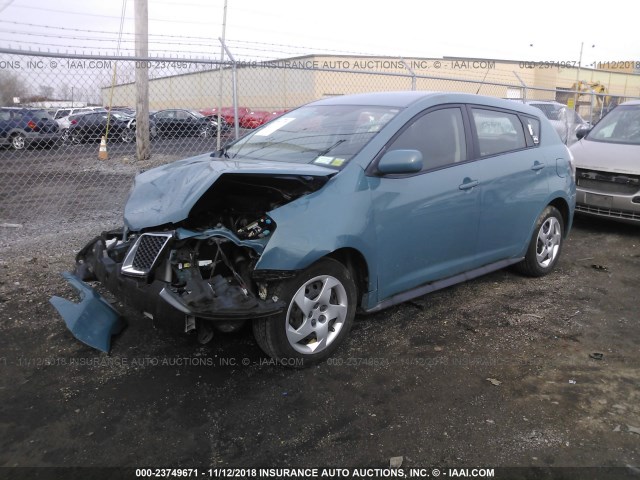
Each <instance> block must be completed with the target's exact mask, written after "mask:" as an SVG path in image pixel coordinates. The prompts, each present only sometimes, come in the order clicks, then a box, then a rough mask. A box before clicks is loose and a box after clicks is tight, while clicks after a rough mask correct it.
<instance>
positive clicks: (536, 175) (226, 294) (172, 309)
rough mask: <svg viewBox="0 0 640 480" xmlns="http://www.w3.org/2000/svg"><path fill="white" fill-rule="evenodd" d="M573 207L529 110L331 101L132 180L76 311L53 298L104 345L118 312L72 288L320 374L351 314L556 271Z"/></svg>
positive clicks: (391, 96)
mask: <svg viewBox="0 0 640 480" xmlns="http://www.w3.org/2000/svg"><path fill="white" fill-rule="evenodd" d="M574 204H575V182H574V170H573V166H572V159H571V155H570V153H569V150H568V149H567V147H566V145H563V144H562V143H561V142H560V140H559V138H558V136H557V135H556V133H555V132H554V131H553V127H552V126H551V124H550V123H549V121H548V120H547V119H546V118H545V117H544V115H543V114H542V112H541V111H540V110H538V109H535V108H532V107H529V106H527V105H522V104H516V103H514V102H510V101H507V100H500V99H495V98H489V97H483V96H479V95H468V94H459V93H442V92H418V91H410V92H388V93H372V94H362V95H345V96H339V97H332V98H328V99H325V100H320V101H317V102H313V103H311V104H309V105H306V106H303V107H300V108H298V109H295V110H293V111H290V112H288V113H286V114H284V115H282V116H281V117H279V118H277V119H275V120H273V121H271V122H269V123H267V124H265V125H263V126H262V127H259V128H257V129H255V130H253V131H252V132H250V133H249V134H247V135H245V136H244V137H242V138H240V139H239V140H237V141H235V142H234V143H233V144H231V145H230V146H229V147H228V148H224V149H222V150H219V151H217V152H215V153H214V154H212V155H209V154H205V155H200V156H197V157H193V158H188V159H185V160H180V161H177V162H174V163H171V164H168V165H165V166H161V167H158V168H155V169H152V170H148V171H146V172H144V173H142V174H140V175H138V176H137V177H136V179H135V182H134V186H133V188H132V190H131V192H130V194H129V197H128V201H127V204H126V206H125V210H124V228H121V229H117V230H114V231H111V232H106V233H103V234H102V235H101V236H100V237H98V238H96V239H94V240H92V241H91V242H90V243H89V244H88V245H87V246H86V247H84V248H83V249H82V250H81V252H80V253H79V254H78V255H77V257H76V259H77V265H76V275H77V276H72V275H67V278H68V279H69V281H70V283H71V284H72V285H73V286H74V287H75V288H76V289H78V290H79V291H80V292H81V297H82V298H84V299H85V300H84V301H83V302H82V304H80V305H73V304H70V303H69V302H68V301H66V300H63V299H61V298H57V297H54V298H53V299H52V300H51V302H52V303H53V305H54V306H55V307H56V308H57V309H58V311H59V312H60V313H61V315H63V317H64V318H65V321H66V322H67V325H68V326H69V328H70V330H71V331H72V333H74V335H76V337H77V338H79V339H81V340H82V341H84V342H85V343H87V344H89V345H92V346H94V347H96V348H100V349H102V350H108V349H109V342H110V336H111V333H113V332H114V331H116V330H118V329H119V327H120V326H121V323H120V321H119V314H118V313H117V312H115V311H114V310H113V308H112V307H111V306H110V305H109V303H108V302H106V301H100V300H99V299H100V297H99V295H98V294H97V293H96V292H94V291H92V289H91V287H89V286H88V285H86V284H84V283H82V282H81V281H80V280H79V279H78V277H79V278H80V279H83V280H88V281H89V280H98V281H99V282H101V283H102V285H104V286H105V287H106V288H107V289H109V290H110V291H111V292H112V293H113V294H114V295H115V296H116V297H117V298H118V299H119V300H120V301H122V302H123V303H126V304H129V305H131V306H132V307H134V308H135V309H137V310H138V311H140V312H144V314H145V315H146V316H147V317H150V318H154V319H156V320H158V321H162V322H164V321H165V320H166V321H170V322H171V321H173V322H178V324H180V323H181V322H182V325H184V327H183V328H185V330H186V331H195V332H197V335H198V338H199V339H200V341H201V342H206V341H209V340H210V339H211V336H212V332H213V329H214V328H215V329H218V330H220V331H226V332H228V331H233V330H237V329H239V328H241V327H242V325H243V324H244V323H245V322H247V321H250V322H252V324H253V332H254V335H255V338H256V340H257V343H258V344H259V345H260V347H261V348H262V349H263V350H264V351H265V352H266V353H267V354H268V355H270V356H272V357H274V358H280V359H284V358H286V359H289V360H291V359H296V361H302V362H304V363H313V362H317V361H320V360H322V359H325V358H327V357H328V356H329V355H331V354H332V353H333V352H334V351H335V350H336V348H338V346H339V345H340V344H341V343H342V342H343V341H344V339H345V338H346V336H347V335H348V333H349V330H350V329H351V326H352V324H353V321H354V316H355V313H356V310H361V311H365V312H376V311H379V310H381V309H384V308H387V307H390V306H392V305H394V304H397V303H399V302H403V301H406V300H409V299H412V298H414V297H418V296H421V295H424V294H426V293H429V292H431V291H434V290H437V289H440V288H444V287H447V286H450V285H453V284H455V283H458V282H462V281H465V280H468V279H470V278H474V277H477V276H479V275H483V274H485V273H488V272H491V271H494V270H497V269H500V268H504V267H506V266H509V265H515V266H517V268H518V269H519V270H520V271H522V272H523V273H525V274H527V275H531V276H542V275H546V274H548V273H550V272H551V271H552V270H553V268H554V266H555V265H556V264H557V262H558V259H559V257H560V253H561V251H562V247H563V244H564V239H565V237H566V235H567V234H568V233H569V230H570V228H571V224H572V218H573V211H574ZM89 312H91V314H89ZM396 334H398V335H401V332H400V333H398V332H396ZM297 364H298V365H299V363H297Z"/></svg>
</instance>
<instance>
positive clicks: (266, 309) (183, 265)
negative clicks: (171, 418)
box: [52, 155, 335, 351]
mask: <svg viewBox="0 0 640 480" xmlns="http://www.w3.org/2000/svg"><path fill="white" fill-rule="evenodd" d="M334 173H335V171H334V170H330V169H325V168H323V167H317V166H309V167H307V168H304V166H303V167H302V168H301V166H298V165H288V164H284V165H282V166H277V167H276V168H274V167H273V165H272V164H270V165H269V166H268V167H266V168H265V166H264V165H261V164H259V163H253V164H249V165H244V166H241V167H238V165H237V164H236V163H235V162H229V161H224V160H212V159H211V158H210V157H209V156H208V155H207V156H202V157H196V158H194V159H189V160H186V161H181V162H176V163H174V164H171V165H167V166H165V167H159V168H157V169H154V170H150V171H148V172H145V173H143V174H141V175H139V176H138V177H137V178H136V182H135V184H134V187H133V189H132V192H131V194H130V197H129V200H128V201H127V205H126V207H125V226H124V227H123V228H121V229H118V230H113V231H108V232H104V233H102V234H101V235H100V236H98V237H96V238H94V239H93V240H92V241H91V242H89V243H88V244H87V245H86V246H85V247H84V248H83V249H82V250H81V251H80V252H79V253H78V254H77V256H76V270H75V277H77V278H78V279H80V280H82V281H86V282H90V281H98V282H100V284H102V285H103V287H105V288H106V289H107V290H108V291H109V292H111V293H112V294H113V295H114V296H115V297H116V298H117V299H118V300H119V301H120V302H122V303H123V304H125V305H127V306H129V307H132V308H133V309H135V310H137V311H139V312H141V313H143V314H144V315H145V316H147V317H149V318H151V319H154V321H155V320H158V321H159V323H165V324H166V323H167V322H168V323H171V324H174V325H175V324H176V323H179V322H184V330H185V331H187V332H189V331H191V330H196V331H197V333H198V339H199V340H200V341H201V342H203V343H205V342H206V341H208V340H209V339H211V337H212V336H213V329H216V328H217V329H219V330H221V331H227V332H228V331H233V330H236V329H238V328H240V327H241V326H242V324H243V323H244V322H245V321H246V320H249V319H255V318H261V317H267V316H270V315H274V314H276V313H278V312H281V311H282V309H283V308H285V304H284V303H283V302H282V301H281V300H280V299H279V298H278V297H277V296H276V295H272V294H270V292H269V283H270V282H272V281H277V280H282V279H285V278H288V277H291V276H293V275H295V273H296V272H295V270H293V271H274V270H265V271H263V270H256V268H255V267H256V264H257V262H258V261H259V259H260V256H261V254H262V253H263V251H264V249H265V247H266V246H267V244H268V242H269V241H270V239H271V237H272V235H273V233H274V231H275V229H276V228H277V225H276V223H275V221H274V220H273V219H272V218H271V217H270V216H269V214H268V212H270V211H272V210H274V209H277V208H278V207H280V206H282V205H285V204H287V203H290V202H293V201H295V200H296V199H298V198H300V197H302V196H304V195H307V194H309V193H311V192H314V191H316V190H318V189H320V188H321V187H322V186H323V185H324V184H325V183H326V182H327V181H328V179H329V177H330V176H331V175H332V174H334ZM176 196H181V198H179V199H178V200H177V201H176ZM76 288H77V289H79V290H80V288H78V287H77V285H76ZM83 288H85V290H86V289H89V290H90V287H88V286H87V285H85V286H84V287H83ZM81 291H82V290H81ZM92 295H93V294H90V295H89V296H92ZM61 301H62V299H57V300H55V301H52V304H53V305H54V307H56V309H58V311H59V313H60V314H61V315H62V316H63V317H65V316H67V317H68V316H69V314H68V312H67V311H65V310H64V309H60V308H58V306H59V305H60V302H61ZM65 302H67V301H65ZM66 304H67V305H68V302H67V303H66ZM108 318H112V317H108ZM108 321H109V320H108V319H105V322H108ZM112 321H114V322H115V320H112ZM67 326H68V327H69V329H70V330H71V331H72V333H74V335H76V337H77V338H79V339H80V340H81V341H83V342H84V343H87V344H89V345H91V346H93V347H95V348H99V349H100V350H103V351H106V350H108V345H109V343H108V339H107V340H105V338H104V336H105V335H107V333H103V334H101V335H100V334H97V336H98V337H101V338H99V340H93V339H92V338H88V336H87V335H86V334H85V333H84V332H83V331H80V330H78V328H76V327H75V324H74V325H70V323H69V322H68V321H67ZM83 328H84V327H83ZM108 331H109V330H108V329H107V330H104V332H108ZM94 336H95V335H94ZM105 345H106V346H107V347H106V348H105Z"/></svg>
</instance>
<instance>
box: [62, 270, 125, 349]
mask: <svg viewBox="0 0 640 480" xmlns="http://www.w3.org/2000/svg"><path fill="white" fill-rule="evenodd" d="M62 276H63V277H64V278H65V279H66V280H67V281H68V282H69V283H70V284H71V286H73V287H74V288H75V289H76V290H77V291H78V293H79V294H80V303H73V302H71V301H69V300H65V299H64V298H60V297H51V299H49V302H50V303H51V305H53V306H54V307H55V309H56V310H57V311H58V313H59V314H60V316H62V318H63V319H64V321H65V323H66V324H67V328H68V329H69V331H71V333H72V334H73V336H74V337H76V338H77V339H78V340H80V341H81V342H83V343H85V344H87V345H89V346H90V347H93V348H96V349H98V350H101V351H103V352H107V353H108V352H109V349H110V348H111V336H112V335H116V334H118V333H120V331H122V329H123V328H124V326H125V323H124V321H123V320H122V318H121V317H120V314H119V313H118V312H117V311H116V310H115V309H114V308H113V307H112V306H111V305H109V303H108V302H107V301H106V300H105V299H104V298H102V297H101V296H100V294H98V293H97V292H96V291H95V290H94V289H93V288H91V287H90V286H89V285H87V284H86V283H84V282H82V281H81V280H80V279H78V278H77V277H76V276H74V275H73V274H71V273H68V272H64V273H63V274H62Z"/></svg>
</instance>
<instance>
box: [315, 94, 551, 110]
mask: <svg viewBox="0 0 640 480" xmlns="http://www.w3.org/2000/svg"><path fill="white" fill-rule="evenodd" d="M434 101H436V102H442V103H467V104H475V105H478V104H479V105H484V106H489V107H497V108H505V109H508V110H515V111H518V112H521V113H525V114H527V115H533V116H536V117H538V116H540V114H541V112H540V110H538V109H537V108H534V107H532V106H530V105H526V104H524V103H520V102H514V101H512V100H504V99H502V98H496V97H488V96H485V95H476V94H471V93H461V92H433V91H414V90H409V91H394V92H374V93H360V94H355V95H340V96H335V97H331V98H326V99H323V100H318V101H316V102H312V103H310V104H309V105H365V106H366V105H375V106H381V107H398V108H406V107H409V106H413V105H419V104H425V105H427V104H433V103H434Z"/></svg>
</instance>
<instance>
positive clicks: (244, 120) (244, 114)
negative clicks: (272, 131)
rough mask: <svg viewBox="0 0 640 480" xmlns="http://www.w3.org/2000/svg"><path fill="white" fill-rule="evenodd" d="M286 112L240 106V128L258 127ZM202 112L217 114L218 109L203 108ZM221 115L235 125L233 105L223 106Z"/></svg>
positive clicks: (210, 114)
mask: <svg viewBox="0 0 640 480" xmlns="http://www.w3.org/2000/svg"><path fill="white" fill-rule="evenodd" d="M286 112H288V110H274V111H267V110H251V109H249V108H247V107H238V125H239V126H240V128H248V129H253V128H257V127H259V126H261V125H264V124H265V123H267V122H269V121H271V120H273V119H274V118H276V117H279V116H280V115H282V114H283V113H286ZM200 113H202V114H203V115H205V116H213V115H215V116H217V115H218V109H217V108H211V109H203V110H200ZM220 116H221V117H222V118H223V120H224V121H225V122H226V123H227V124H228V125H231V126H232V125H233V121H234V118H235V112H234V109H233V107H222V109H221V110H220Z"/></svg>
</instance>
